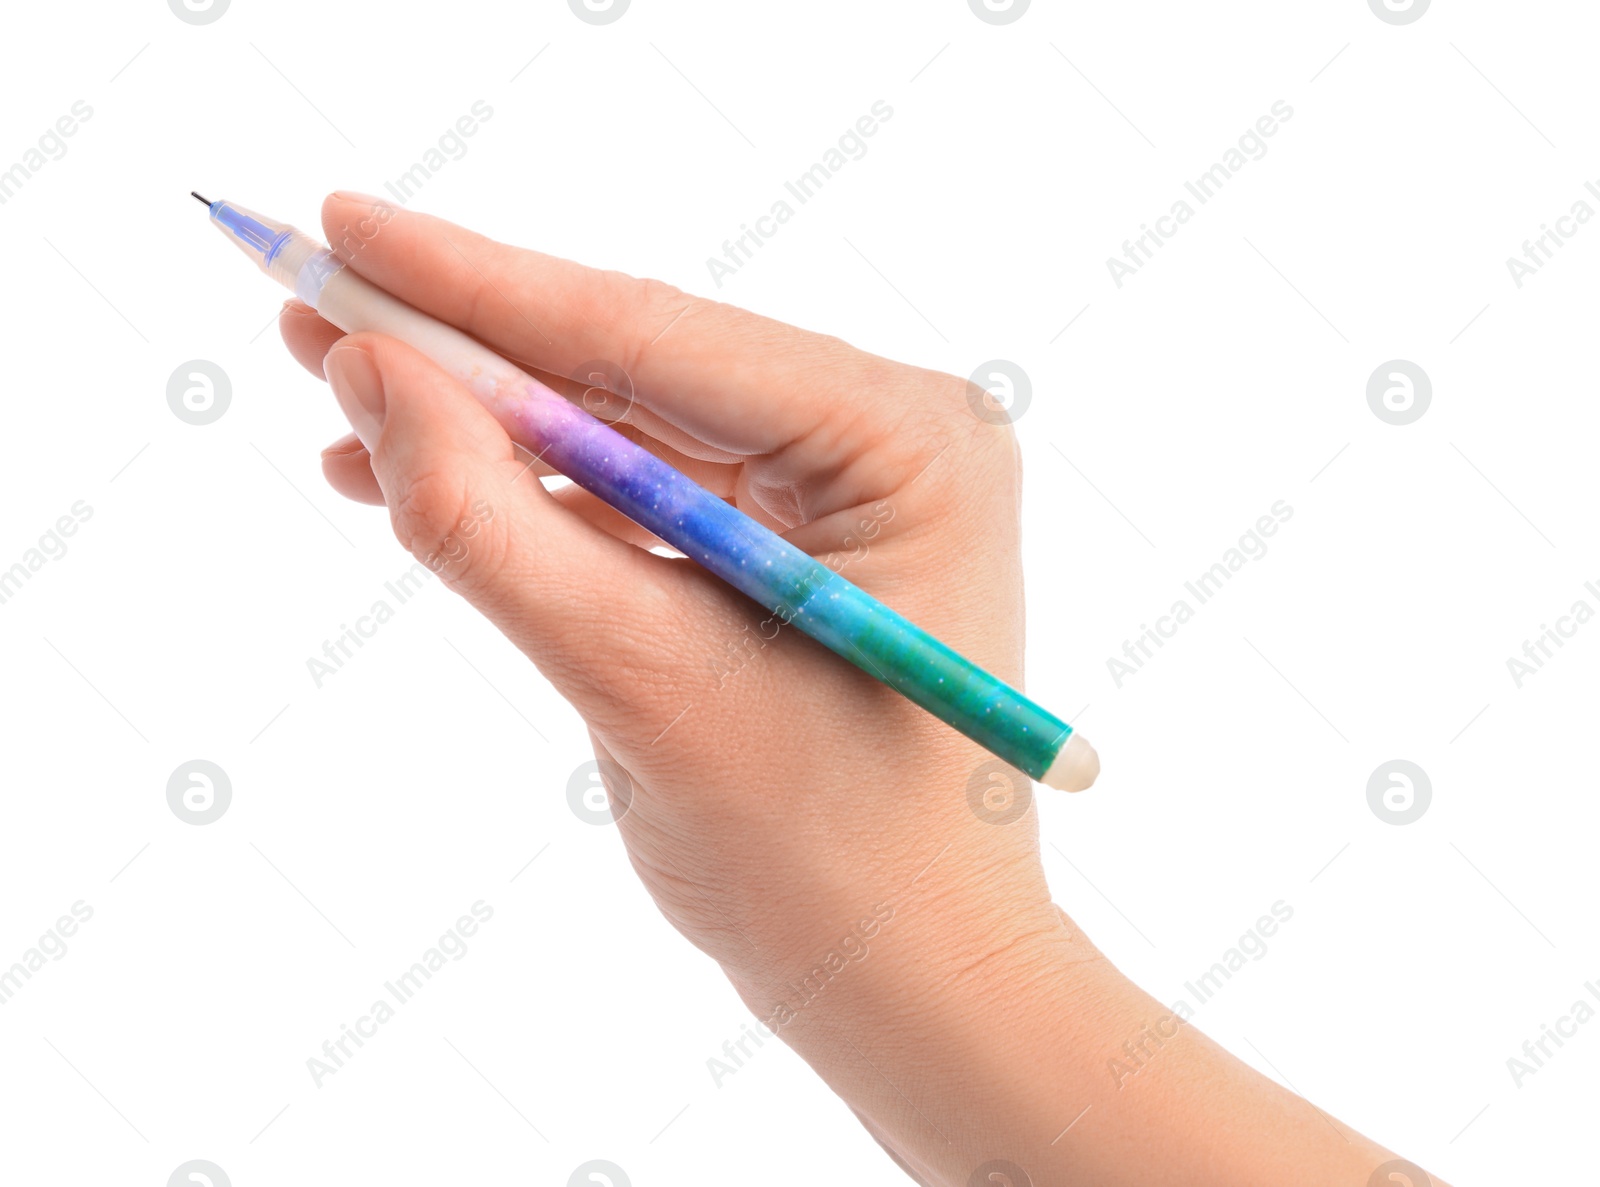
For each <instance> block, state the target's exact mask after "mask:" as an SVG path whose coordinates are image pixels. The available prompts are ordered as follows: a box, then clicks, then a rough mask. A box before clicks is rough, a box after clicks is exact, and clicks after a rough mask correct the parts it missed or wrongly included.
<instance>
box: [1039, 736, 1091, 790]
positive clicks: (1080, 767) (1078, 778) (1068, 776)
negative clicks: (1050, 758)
mask: <svg viewBox="0 0 1600 1187" xmlns="http://www.w3.org/2000/svg"><path fill="white" fill-rule="evenodd" d="M1099 775H1100V756H1099V755H1098V754H1096V753H1095V752H1094V747H1093V746H1091V745H1089V743H1088V740H1087V739H1085V738H1084V736H1083V735H1082V734H1080V733H1078V732H1076V731H1074V732H1073V733H1072V734H1071V736H1069V737H1068V738H1067V744H1066V745H1065V746H1063V747H1062V748H1061V750H1060V752H1059V753H1058V754H1057V755H1056V757H1055V761H1054V762H1052V763H1051V764H1050V769H1049V770H1047V771H1045V773H1044V777H1043V778H1041V779H1040V780H1039V782H1041V783H1043V784H1044V785H1045V786H1046V787H1053V788H1055V789H1056V790H1057V791H1082V790H1084V789H1085V788H1086V787H1088V786H1090V785H1091V784H1092V783H1094V781H1095V780H1096V779H1097V778H1099Z"/></svg>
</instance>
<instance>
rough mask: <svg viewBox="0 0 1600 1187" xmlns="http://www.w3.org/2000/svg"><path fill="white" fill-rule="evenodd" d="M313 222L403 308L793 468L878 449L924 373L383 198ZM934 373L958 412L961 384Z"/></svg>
mask: <svg viewBox="0 0 1600 1187" xmlns="http://www.w3.org/2000/svg"><path fill="white" fill-rule="evenodd" d="M322 221H323V228H324V230H325V231H326V233H327V236H328V242H329V244H330V245H331V246H332V248H333V250H334V252H335V254H336V255H338V256H339V258H340V259H342V260H344V261H345V262H346V264H347V265H349V266H350V267H352V268H354V269H355V270H356V271H357V272H359V273H360V274H361V275H362V276H364V277H366V278H367V279H369V280H371V281H372V282H373V283H375V284H377V285H378V286H379V287H381V288H384V289H386V290H387V291H389V292H391V293H393V294H394V295H395V296H397V297H399V298H401V299H402V300H404V301H406V302H407V303H409V304H411V305H413V306H415V307H416V308H418V309H421V310H422V311H424V312H425V313H428V314H429V315H431V316H433V317H436V318H438V319H439V320H441V321H445V322H448V323H450V324H452V325H455V326H457V327H458V328H460V329H462V330H464V331H465V332H466V333H468V334H471V335H472V336H473V337H475V338H477V339H478V340H479V341H481V342H484V343H485V344H487V345H488V346H490V347H491V348H493V349H494V350H496V351H498V352H500V353H501V354H504V355H506V356H507V357H510V358H513V359H515V360H516V361H518V362H524V363H528V364H531V365H532V366H534V367H536V368H538V369H540V370H543V371H549V372H553V373H556V374H559V375H566V376H576V373H577V371H578V370H579V369H580V368H583V367H584V366H585V364H586V363H589V362H591V361H593V360H596V359H599V360H605V361H607V362H610V363H613V364H615V365H617V366H619V367H621V368H622V369H623V371H624V372H626V373H627V375H628V376H629V378H630V379H631V381H632V384H633V386H634V388H635V392H634V393H633V394H634V395H635V397H636V398H637V399H638V400H639V402H640V403H641V404H643V405H644V406H645V407H646V408H649V409H650V410H651V411H653V412H655V413H657V414H658V415H659V416H661V417H662V418H663V419H665V420H667V421H668V422H669V423H671V424H673V425H675V426H677V427H678V428H680V429H682V430H684V431H685V432H687V433H689V434H691V435H692V436H693V437H695V438H696V439H698V440H700V441H703V442H705V443H707V444H709V445H712V446H715V447H716V448H718V449H724V450H727V451H728V452H730V453H736V454H741V455H763V454H775V453H778V452H779V451H785V450H787V451H789V452H788V454H787V461H788V464H790V465H793V466H795V467H796V468H797V469H798V470H800V471H804V472H818V471H823V472H826V471H828V470H829V469H834V468H839V467H843V466H844V465H846V464H847V463H848V462H849V461H851V460H853V459H856V458H859V457H860V456H861V454H862V453H863V452H864V451H866V450H867V449H869V448H871V447H873V446H874V445H877V444H878V443H880V442H881V441H882V440H884V438H885V437H887V436H888V435H889V434H890V433H891V431H892V430H893V429H894V427H895V426H896V425H897V424H898V423H899V422H900V421H901V420H902V419H903V417H904V416H905V414H906V411H907V404H908V402H909V398H910V395H911V393H912V392H913V391H914V390H915V391H918V392H919V393H920V394H921V395H922V397H923V398H924V400H925V399H926V396H927V386H926V384H927V380H928V379H929V378H930V377H932V373H930V372H923V371H920V370H918V369H916V368H912V367H907V366H904V365H903V364H899V363H894V362H891V361H889V360H887V359H883V358H879V357H878V356H875V355H870V354H867V353H865V352H863V351H859V350H856V349H855V348H854V347H851V346H850V345H849V344H847V343H845V342H843V341H841V340H840V339H838V338H834V337H829V336H827V335H823V334H813V333H809V332H807V331H804V330H799V329H796V328H795V327H793V326H789V325H785V324H784V323H782V322H778V321H774V320H772V319H770V318H766V317H761V316H760V315H758V314H754V313H750V312H747V311H745V310H742V309H737V308H734V307H733V306H730V305H724V304H721V303H720V302H716V301H711V300H708V299H706V298H702V297H693V296H689V295H686V294H684V293H682V292H680V291H679V290H678V289H676V288H673V287H672V286H671V285H668V284H665V283H663V282H661V281H655V280H641V279H637V278H635V277H632V276H628V275H625V274H623V273H621V272H611V271H601V270H599V269H595V268H587V267H584V266H582V265H580V264H576V263H573V262H572V261H570V260H563V259H559V258H557V257H555V256H549V255H544V254H542V253H540V252H536V251H531V250H528V249H525V248H518V247H511V246H508V245H506V244H503V243H499V242H496V241H495V240H493V239H489V238H487V237H486V236H483V235H479V234H477V233H475V232H472V231H469V230H466V229H465V228H463V227H459V226H456V225H455V224H453V223H449V222H446V221H445V220H443V219H439V218H434V217H432V216H430V215H424V214H418V213H416V212H413V211H408V210H403V209H400V208H397V207H395V206H393V205H392V204H389V203H386V202H383V201H382V200H380V199H376V198H369V197H366V196H364V195H357V194H350V193H344V192H340V193H335V194H332V195H330V196H329V197H328V198H327V200H326V201H325V202H324V203H323V208H322ZM937 378H938V380H939V381H941V383H942V384H943V385H944V386H946V387H949V388H950V397H951V404H952V406H955V405H961V406H963V407H964V404H963V401H964V385H962V384H961V383H960V382H959V381H957V380H952V379H950V378H949V377H948V376H938V377H937Z"/></svg>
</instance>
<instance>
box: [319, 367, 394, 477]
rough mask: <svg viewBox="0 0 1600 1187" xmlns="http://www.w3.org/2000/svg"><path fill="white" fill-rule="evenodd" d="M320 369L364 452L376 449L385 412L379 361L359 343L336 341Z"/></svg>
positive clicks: (371, 451)
mask: <svg viewBox="0 0 1600 1187" xmlns="http://www.w3.org/2000/svg"><path fill="white" fill-rule="evenodd" d="M322 369H323V373H324V374H326V375H327V377H328V384H329V386H330V387H332V388H333V394H334V396H335V397H336V398H337V399H338V401H339V407H340V408H341V409H343V411H344V415H345V419H346V420H348V421H349V422H350V427H351V428H352V429H354V430H355V431H356V436H357V437H360V438H361V444H363V445H365V446H366V447H367V452H368V453H375V452H376V447H377V444H378V436H379V434H380V433H381V432H382V431H383V412H384V398H383V376H381V375H379V374H378V365H377V364H376V363H375V362H373V361H372V356H371V355H370V354H368V353H367V352H366V351H364V350H362V349H361V347H359V346H344V345H338V346H335V347H334V348H333V349H332V350H330V351H329V352H328V357H327V359H326V360H324V362H323V364H322Z"/></svg>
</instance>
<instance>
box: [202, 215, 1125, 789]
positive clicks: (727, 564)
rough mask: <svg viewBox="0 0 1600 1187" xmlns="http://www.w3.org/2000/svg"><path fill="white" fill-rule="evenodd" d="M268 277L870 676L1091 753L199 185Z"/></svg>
mask: <svg viewBox="0 0 1600 1187" xmlns="http://www.w3.org/2000/svg"><path fill="white" fill-rule="evenodd" d="M192 196H193V197H194V198H195V199H196V200H198V201H199V202H201V203H203V204H204V205H205V206H206V207H207V209H208V211H209V213H210V217H211V222H212V224H213V225H214V226H216V227H217V228H218V229H219V230H221V231H222V232H223V233H224V234H225V235H227V237H228V238H229V239H230V240H231V241H232V242H233V243H234V245H235V246H237V247H238V248H239V249H240V250H242V251H243V252H244V253H245V254H246V255H247V256H249V257H250V258H251V259H252V260H253V261H254V262H255V263H256V265H257V266H258V267H259V268H260V269H261V270H262V271H264V272H265V273H266V274H267V275H268V276H270V277H272V278H273V279H274V280H276V281H278V282H279V283H280V284H282V285H283V286H284V287H286V288H288V289H289V290H291V291H292V292H293V293H294V294H295V295H296V296H297V297H299V298H300V300H301V301H303V302H305V303H306V304H307V305H309V306H310V307H311V308H313V309H315V310H316V311H317V312H318V313H319V314H321V315H322V317H323V318H325V319H326V320H328V321H329V322H331V323H333V324H334V325H335V326H337V327H339V328H340V329H342V330H344V331H345V332H346V333H357V332H361V331H375V332H377V333H381V334H387V335H389V336H390V337H393V338H397V339H399V340H401V341H402V342H406V343H408V344H409V345H410V346H412V347H414V348H415V349H417V350H418V351H420V352H421V353H422V354H424V355H427V356H428V357H429V358H431V359H432V360H433V361H434V362H435V363H437V364H439V366H440V367H442V368H444V369H445V370H446V371H448V372H449V373H450V374H451V375H453V376H454V377H455V378H456V379H457V380H459V381H460V382H461V383H463V384H464V385H465V386H466V387H467V388H468V389H469V390H470V391H471V392H472V393H473V395H475V396H476V397H477V398H478V399H479V400H480V401H482V402H483V404H484V405H485V406H486V407H487V408H488V409H489V411H490V412H492V413H493V414H494V416H495V418H496V419H497V420H498V421H499V422H500V424H501V425H502V426H503V427H504V428H505V430H506V432H507V433H508V434H509V435H510V437H511V439H512V440H513V441H515V442H517V444H519V445H521V446H523V447H524V448H526V449H527V450H529V451H530V452H531V453H533V454H534V455H535V456H536V457H537V458H539V459H540V460H541V461H543V462H545V463H547V464H548V465H549V466H551V467H552V468H553V469H554V470H556V471H557V472H559V473H561V474H563V475H565V476H566V477H567V478H570V479H571V480H572V481H573V482H575V483H577V484H578V485H579V486H581V487H583V488H584V489H585V490H588V491H590V492H591V493H593V494H594V495H596V496H598V497H599V498H601V499H603V500H604V501H605V502H606V503H608V504H610V505H611V506H612V507H614V508H616V509H617V510H618V511H620V512H621V513H622V514H623V515H626V516H627V517H628V518H629V519H631V520H633V521H634V522H635V523H637V524H639V526H641V527H643V528H645V529H646V530H647V531H650V532H652V533H654V534H655V535H656V536H658V537H660V538H661V539H662V540H664V541H666V543H668V544H670V545H671V546H672V547H673V548H676V549H677V550H678V551H679V552H681V553H683V554H684V555H685V556H686V557H689V558H690V559H691V560H693V561H695V562H697V563H698V564H699V565H701V566H702V567H703V568H705V569H707V570H708V571H710V572H711V573H712V574H714V575H715V576H717V577H719V578H721V579H722V580H723V581H725V582H727V583H728V584H729V585H731V586H733V587H734V588H735V589H737V590H739V591H740V592H741V593H743V594H745V595H746V596H747V597H749V598H752V599H754V600H755V601H757V602H759V603H760V604H761V605H763V606H765V607H766V608H767V609H768V610H770V611H772V612H773V614H774V615H775V616H776V617H777V618H778V620H779V621H780V622H782V623H784V624H787V625H792V626H794V627H795V628H796V629H797V630H800V631H802V632H804V633H805V634H807V635H810V636H811V637H812V638H813V639H815V640H817V641H818V642H819V643H821V644H822V645H823V646H825V647H827V648H829V649H830V650H831V651H833V652H835V653H836V654H838V655H839V656H841V657H842V658H844V659H846V660H848V661H849V662H850V663H852V664H854V665H855V666H856V667H858V668H860V669H861V670H862V671H863V672H866V673H867V674H868V675H870V676H873V677H876V678H877V679H878V680H880V681H882V682H883V683H884V684H886V685H888V686H889V687H890V688H892V689H894V690H895V691H896V692H898V693H900V694H901V695H903V696H905V697H906V698H907V699H909V700H911V701H912V702H914V703H915V704H917V705H920V706H921V707H922V708H923V709H926V710H927V711H928V712H929V713H932V714H933V715H934V716H935V717H937V718H939V719H940V720H941V721H944V722H945V723H947V724H948V725H950V726H952V727H953V728H955V729H957V730H959V731H961V733H963V734H965V735H966V736H967V737H969V738H971V739H972V740H973V741H975V742H977V743H978V744H980V745H981V746H983V747H984V748H986V749H987V750H989V751H990V752H991V753H993V754H994V755H995V756H996V757H997V758H1000V759H1002V760H1003V761H1005V762H1007V763H1009V764H1011V765H1012V766H1014V767H1016V768H1018V769H1019V770H1021V771H1024V772H1026V773H1027V774H1028V775H1030V776H1031V777H1032V778H1035V779H1038V780H1040V781H1041V782H1043V783H1045V784H1046V785H1048V786H1050V787H1055V788H1059V789H1061V790H1063V791H1081V790H1082V789H1084V788H1086V787H1088V786H1089V785H1090V784H1091V783H1093V782H1094V780H1095V777H1096V775H1098V774H1099V771H1100V760H1099V758H1098V757H1097V756H1096V754H1095V752H1094V748H1093V747H1091V746H1090V745H1089V743H1088V742H1087V741H1085V740H1084V739H1083V738H1082V736H1080V735H1079V734H1077V733H1075V732H1074V731H1073V729H1072V727H1071V726H1070V725H1068V724H1067V723H1066V722H1065V721H1063V720H1061V719H1060V718H1059V717H1056V716H1055V715H1054V714H1052V713H1050V712H1048V711H1047V710H1046V709H1044V708H1043V707H1042V706H1040V705H1038V704H1035V703H1034V702H1033V701H1031V700H1029V699H1028V697H1027V696H1025V695H1024V694H1023V693H1021V692H1020V691H1018V690H1017V689H1015V688H1012V687H1011V686H1010V685H1008V684H1006V683H1005V682H1004V681H1002V680H999V679H997V678H996V677H994V676H992V675H990V674H989V673H988V672H986V671H984V670H983V669H982V668H980V667H978V666H977V665H976V664H973V663H972V662H970V661H969V660H966V659H964V658H962V657H961V656H960V655H959V654H957V653H956V652H955V651H953V650H952V649H951V648H949V647H947V646H945V645H944V644H943V643H941V642H939V640H938V639H936V638H934V637H933V636H932V635H930V634H929V633H928V632H926V631H924V630H923V629H921V628H920V627H918V626H917V625H916V624H914V623H912V622H911V621H910V620H908V619H906V618H905V617H903V616H902V615H900V614H897V613H896V612H895V611H894V610H891V609H890V608H889V607H888V606H886V605H884V604H883V603H882V602H880V601H878V600H877V599H876V598H874V597H872V596H871V595H870V594H868V593H866V592H865V591H863V590H862V589H860V588H859V587H858V586H856V585H854V584H853V583H851V582H850V581H847V580H846V579H845V578H843V577H842V576H840V575H839V574H838V573H835V572H834V571H833V570H832V569H830V568H828V567H827V566H826V565H824V564H823V563H821V562H820V561H818V560H817V559H816V558H815V557H812V556H810V555H808V554H807V553H805V552H802V551H801V550H800V549H798V548H796V547H795V546H794V545H792V544H790V543H789V542H788V541H786V540H785V539H783V537H781V536H779V535H778V534H777V533H776V532H773V531H771V530H769V529H768V528H766V527H763V526H762V525H761V524H758V523H757V522H756V521H755V520H753V519H751V518H750V517H749V516H747V515H745V514H744V513H743V512H742V511H740V510H738V509H737V508H735V507H733V506H731V505H729V504H728V503H727V502H725V501H724V500H722V499H720V498H718V497H717V496H715V495H713V494H711V493H710V492H708V491H706V490H705V489H703V488H702V487H700V486H698V485H697V484H696V483H694V482H692V481H691V480H690V479H688V478H687V477H685V476H684V475H683V474H681V473H680V472H679V471H678V470H676V469H674V468H673V467H672V466H670V465H668V464H667V463H666V462H664V461H662V460H661V459H660V458H658V457H656V456H655V455H654V454H652V453H650V452H649V451H648V450H646V449H643V448H642V447H640V446H638V445H636V444H634V443H633V442H632V441H630V440H629V439H628V438H626V437H624V436H623V435H622V434H621V433H618V432H617V431H616V430H615V429H613V428H611V426H609V425H607V424H606V423H604V422H603V421H600V420H598V419H596V418H595V417H593V416H591V415H590V414H589V413H588V412H586V411H584V410H583V409H582V408H579V407H578V406H577V405H575V404H573V403H572V402H570V401H568V400H567V399H565V398H564V397H562V396H561V395H560V394H559V393H557V392H555V391H552V390H551V389H550V388H549V387H547V386H545V385H544V384H542V383H540V382H539V381H538V380H537V379H535V378H533V376H531V375H529V374H528V373H527V372H526V371H524V370H522V369H521V368H520V367H518V366H516V365H515V364H514V363H511V362H509V361H508V360H506V359H504V358H502V357H501V356H500V355H498V354H496V353H494V352H493V351H491V350H489V349H488V348H487V347H485V346H483V345H482V344H481V343H479V342H477V341H475V340H474V339H472V338H470V337H468V336H467V335H466V334H464V333H462V332H461V331H460V330H457V329H455V328H454V327H452V326H447V325H445V324H444V323H443V322H440V321H438V320H436V319H434V318H432V317H429V316H428V315H427V314H425V313H422V312H421V311H419V310H417V309H415V308H413V307H412V306H410V305H407V304H406V303H405V302H403V301H401V300H399V299H398V298H396V297H394V296H393V295H392V294H390V293H387V292H385V291H384V290H382V289H380V288H378V287H377V286H376V285H374V284H372V283H371V282H370V281H368V280H366V279H364V278H363V277H361V276H360V275H358V274H357V273H356V272H355V270H354V269H351V268H347V267H345V265H344V263H343V262H342V261H341V260H339V259H338V257H337V256H335V255H334V254H333V252H331V251H330V250H329V249H328V248H327V247H326V246H324V245H323V244H321V243H319V242H317V241H316V240H315V239H313V238H312V237H311V236H309V235H307V234H305V233H304V232H302V231H299V230H297V229H295V228H294V227H291V226H289V225H287V224H285V223H281V222H277V221H276V220H273V219H269V218H266V217H263V216H262V215H259V214H256V213H254V212H253V211H250V210H247V209H245V208H244V207H242V206H238V205H235V204H234V203H231V202H223V201H218V202H212V201H208V200H207V199H205V198H202V197H201V196H200V195H199V194H193V195H192Z"/></svg>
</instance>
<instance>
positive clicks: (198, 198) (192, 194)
mask: <svg viewBox="0 0 1600 1187" xmlns="http://www.w3.org/2000/svg"><path fill="white" fill-rule="evenodd" d="M189 197H191V198H193V199H194V200H195V201H196V202H198V203H200V205H202V206H210V205H211V199H210V198H202V197H201V196H200V195H199V194H197V193H195V192H194V191H193V190H190V191H189Z"/></svg>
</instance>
